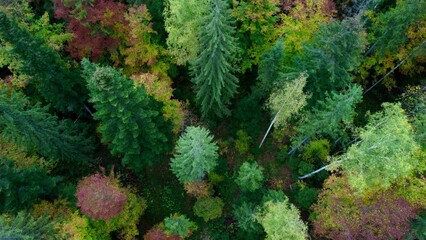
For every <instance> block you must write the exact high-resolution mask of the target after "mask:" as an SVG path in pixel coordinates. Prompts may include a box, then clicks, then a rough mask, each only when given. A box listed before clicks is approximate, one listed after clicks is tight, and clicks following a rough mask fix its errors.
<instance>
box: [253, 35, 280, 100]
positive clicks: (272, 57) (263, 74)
mask: <svg viewBox="0 0 426 240" xmlns="http://www.w3.org/2000/svg"><path fill="white" fill-rule="evenodd" d="M283 59H284V41H283V40H282V39H280V40H278V41H277V42H276V43H275V45H274V46H273V47H272V48H271V50H269V51H268V52H265V53H264V54H263V55H262V56H261V57H260V64H259V70H258V76H257V80H258V81H259V83H260V87H261V89H262V92H263V94H265V95H269V93H270V92H271V91H272V90H273V89H274V88H276V87H277V86H279V85H281V83H282V80H283V79H284V77H283V76H282V74H283V69H282V67H283Z"/></svg>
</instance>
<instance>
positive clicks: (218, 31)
mask: <svg viewBox="0 0 426 240" xmlns="http://www.w3.org/2000/svg"><path fill="white" fill-rule="evenodd" d="M211 6H212V9H211V13H210V14H209V15H208V16H206V17H205V18H204V20H203V24H202V30H201V33H200V37H199V40H200V49H201V51H200V53H199V55H198V57H197V58H196V60H195V63H194V64H193V66H192V70H193V75H194V79H193V82H194V84H195V91H196V95H197V96H196V99H197V102H198V104H199V105H200V106H201V112H202V115H203V117H206V116H207V115H209V114H210V113H214V114H215V115H217V116H219V117H222V116H223V115H229V113H230V111H229V109H228V107H227V105H229V103H230V100H231V98H232V97H233V96H234V94H235V93H236V91H237V87H238V79H237V78H236V77H235V76H234V75H233V73H232V72H233V71H234V67H233V66H232V64H233V63H234V62H235V54H236V52H237V44H236V42H237V39H236V38H235V37H234V35H235V30H234V27H233V26H232V23H233V22H232V19H231V12H230V9H229V6H228V4H227V2H226V1H224V0H214V1H213V3H212V5H211Z"/></svg>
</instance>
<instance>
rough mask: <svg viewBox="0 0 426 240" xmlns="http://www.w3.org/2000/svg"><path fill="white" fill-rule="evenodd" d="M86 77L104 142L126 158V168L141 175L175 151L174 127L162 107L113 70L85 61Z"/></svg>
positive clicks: (114, 153)
mask: <svg viewBox="0 0 426 240" xmlns="http://www.w3.org/2000/svg"><path fill="white" fill-rule="evenodd" d="M82 65H83V68H84V71H83V74H84V77H85V78H86V80H87V83H88V88H89V91H90V101H91V102H92V103H93V104H94V107H95V109H96V113H94V114H93V117H94V119H95V120H98V121H100V125H99V127H98V131H99V132H100V133H101V134H102V139H101V140H102V142H103V143H106V144H108V145H109V147H110V149H111V153H112V154H113V155H117V156H122V157H123V161H122V163H123V165H127V166H129V167H130V168H132V169H133V170H136V171H140V170H142V169H143V168H144V167H146V166H149V165H152V164H153V163H154V162H158V161H160V160H162V156H164V155H165V154H168V153H169V152H170V151H171V144H170V138H171V136H172V133H171V127H172V126H171V124H170V123H169V122H166V121H165V120H164V118H163V115H162V114H161V108H162V106H161V104H160V103H159V102H157V101H155V100H154V99H153V98H151V97H150V96H148V94H147V92H146V90H145V89H144V88H142V87H136V86H134V84H133V82H132V81H130V80H128V79H126V78H125V77H124V76H123V75H121V74H120V73H119V72H118V71H116V70H114V69H113V68H111V67H101V66H99V65H97V64H93V63H90V62H89V61H88V60H87V59H84V60H83V61H82Z"/></svg>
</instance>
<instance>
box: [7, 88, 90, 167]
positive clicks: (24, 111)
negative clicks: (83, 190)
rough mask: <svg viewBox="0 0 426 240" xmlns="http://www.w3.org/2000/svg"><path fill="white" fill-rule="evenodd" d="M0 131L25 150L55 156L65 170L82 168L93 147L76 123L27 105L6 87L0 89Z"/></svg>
mask: <svg viewBox="0 0 426 240" xmlns="http://www.w3.org/2000/svg"><path fill="white" fill-rule="evenodd" d="M0 133H1V134H2V135H3V138H4V139H6V140H8V141H11V142H14V143H15V144H17V145H18V146H20V147H23V148H25V149H26V150H27V151H28V152H37V153H38V154H40V155H42V156H43V157H45V158H47V159H51V160H58V161H59V162H60V164H59V167H62V168H63V170H64V169H66V171H67V172H69V171H70V169H68V167H70V166H73V168H71V169H75V170H76V171H80V170H82V169H84V167H85V166H87V163H89V162H90V160H91V159H90V153H91V152H92V150H93V148H94V147H93V144H92V141H91V140H90V139H88V138H86V137H85V135H84V134H82V129H80V128H79V127H78V126H77V125H76V123H73V122H72V121H68V120H58V118H57V117H56V116H53V115H51V114H49V113H48V109H47V107H42V106H41V105H40V104H36V105H31V104H30V103H29V100H28V99H27V98H26V97H25V96H24V95H23V94H22V93H20V92H16V91H11V92H8V91H7V90H6V89H0ZM77 166H78V167H80V168H79V169H78V170H77Z"/></svg>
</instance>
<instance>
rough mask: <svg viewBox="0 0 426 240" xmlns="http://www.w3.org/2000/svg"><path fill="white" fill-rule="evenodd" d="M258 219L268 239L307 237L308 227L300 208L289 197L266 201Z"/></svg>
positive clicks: (302, 238)
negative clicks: (301, 216)
mask: <svg viewBox="0 0 426 240" xmlns="http://www.w3.org/2000/svg"><path fill="white" fill-rule="evenodd" d="M256 220H257V221H258V222H259V223H260V224H261V225H262V226H263V229H264V230H265V232H266V239H269V240H272V239H273V240H280V239H282V240H287V239H294V240H304V239H306V236H307V230H308V227H307V226H306V224H305V223H304V222H303V221H302V220H301V219H300V212H299V210H298V209H297V208H296V207H295V206H294V205H293V204H291V203H289V202H288V199H287V198H286V199H285V200H284V201H282V202H272V201H268V202H266V203H265V204H264V209H263V210H262V211H261V212H260V213H259V214H258V215H257V216H256Z"/></svg>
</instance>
